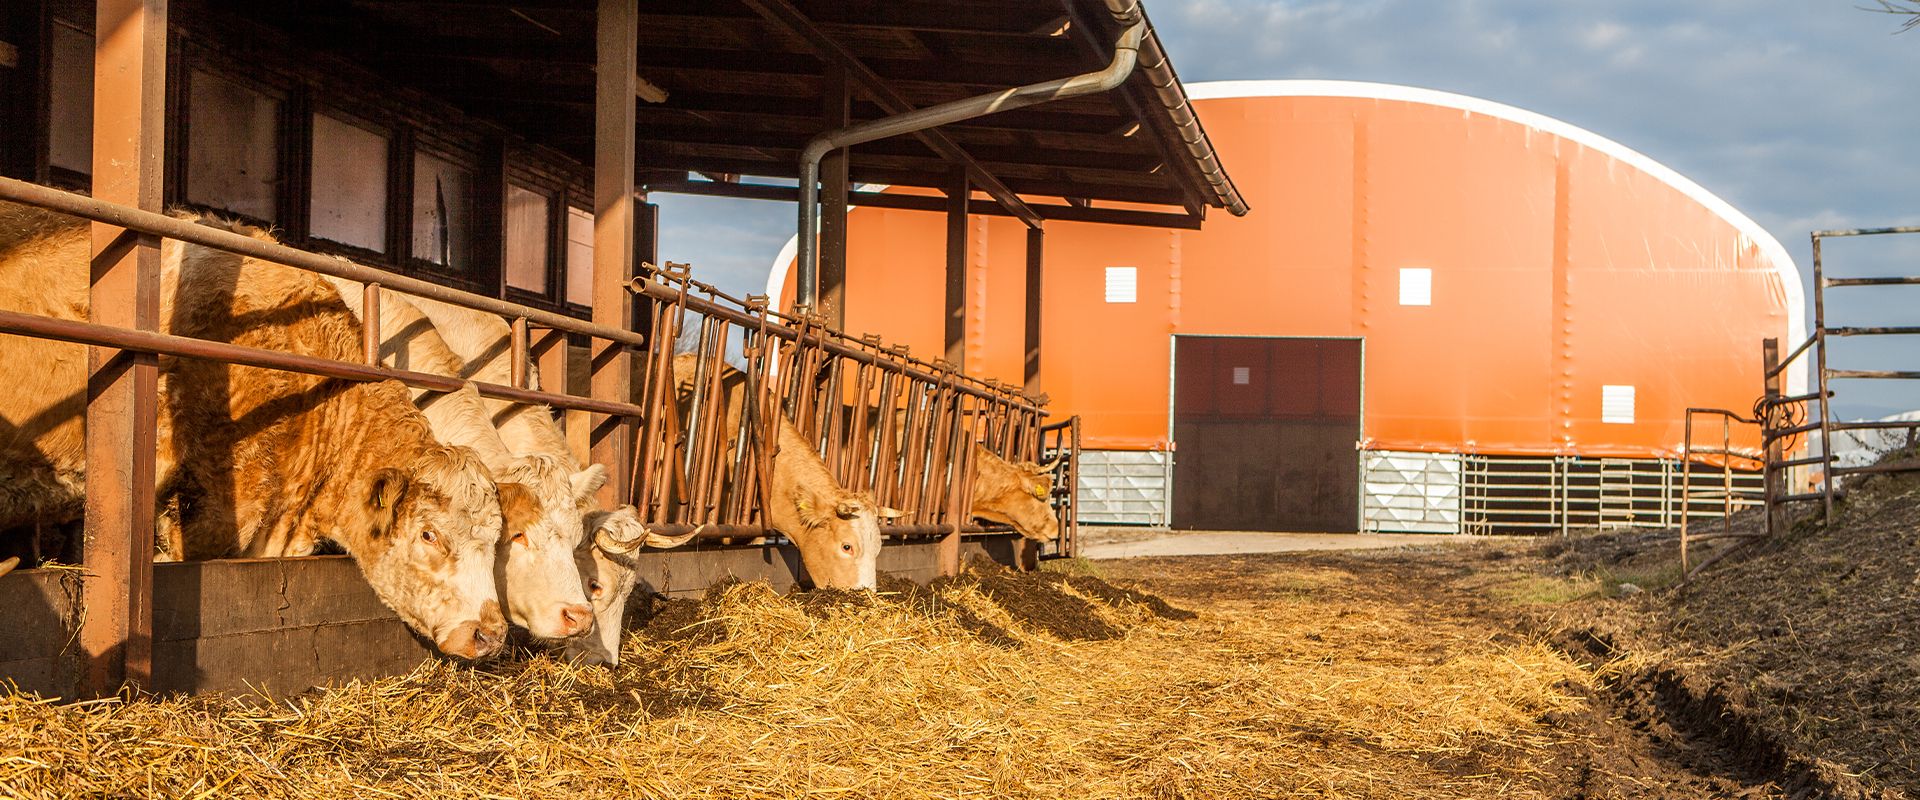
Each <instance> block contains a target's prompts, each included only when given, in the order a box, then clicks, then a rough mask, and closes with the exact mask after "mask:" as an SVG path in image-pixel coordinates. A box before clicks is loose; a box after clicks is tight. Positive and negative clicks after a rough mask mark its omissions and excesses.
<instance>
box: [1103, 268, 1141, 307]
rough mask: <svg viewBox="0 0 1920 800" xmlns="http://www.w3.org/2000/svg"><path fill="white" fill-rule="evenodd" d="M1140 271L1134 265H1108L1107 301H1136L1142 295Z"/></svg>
mask: <svg viewBox="0 0 1920 800" xmlns="http://www.w3.org/2000/svg"><path fill="white" fill-rule="evenodd" d="M1138 273H1139V270H1138V269H1136V268H1134V267H1107V302H1109V303H1132V302H1135V301H1136V300H1137V299H1138V298H1139V296H1140V293H1139V288H1138V286H1137V285H1136V284H1137V282H1138V280H1139V274H1138Z"/></svg>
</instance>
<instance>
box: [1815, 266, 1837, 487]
mask: <svg viewBox="0 0 1920 800" xmlns="http://www.w3.org/2000/svg"><path fill="white" fill-rule="evenodd" d="M1821 238H1822V237H1821V235H1820V233H1818V232H1816V233H1814V235H1813V342H1814V344H1813V355H1814V377H1816V378H1818V379H1819V381H1820V387H1819V392H1820V397H1821V400H1820V420H1819V422H1820V455H1821V464H1822V465H1823V468H1822V470H1821V473H1820V480H1821V485H1822V486H1821V494H1822V496H1823V498H1822V501H1821V517H1820V519H1821V522H1822V524H1825V525H1832V524H1833V427H1832V426H1833V399H1832V398H1833V394H1832V389H1831V388H1830V387H1829V386H1827V379H1828V377H1830V373H1828V371H1827V292H1826V280H1825V277H1826V271H1825V270H1826V267H1825V265H1824V264H1822V263H1821V258H1820V240H1821Z"/></svg>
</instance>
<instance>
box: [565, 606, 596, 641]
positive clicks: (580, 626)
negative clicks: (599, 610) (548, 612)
mask: <svg viewBox="0 0 1920 800" xmlns="http://www.w3.org/2000/svg"><path fill="white" fill-rule="evenodd" d="M592 628H593V606H590V605H587V604H585V603H574V604H572V605H568V606H561V607H560V630H561V632H562V633H564V634H565V635H567V636H578V635H580V634H582V633H586V632H587V631H588V630H591V629H592Z"/></svg>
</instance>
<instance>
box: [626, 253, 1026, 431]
mask: <svg viewBox="0 0 1920 800" xmlns="http://www.w3.org/2000/svg"><path fill="white" fill-rule="evenodd" d="M631 288H632V291H634V292H635V293H636V294H642V295H645V296H647V297H649V298H652V299H654V300H663V301H668V302H672V301H673V300H674V298H675V295H676V291H675V290H674V289H672V288H669V287H667V286H664V285H662V284H660V283H657V282H655V281H652V280H648V279H645V278H637V279H635V280H634V281H633V283H632V286H631ZM685 307H686V308H687V309H688V310H690V311H694V312H697V313H699V314H703V315H709V316H717V317H720V318H722V319H725V320H727V321H728V322H732V323H734V324H736V325H753V324H756V323H755V322H754V318H753V316H752V315H750V314H748V313H747V312H745V311H741V310H738V309H734V308H729V307H727V306H723V305H720V304H718V303H715V302H713V301H711V300H707V299H705V298H700V297H694V296H688V297H687V298H686V299H685ZM769 313H771V312H769ZM767 332H768V333H770V334H772V335H773V336H775V337H778V338H780V339H783V340H785V341H789V342H791V341H794V340H795V339H796V338H797V337H798V336H800V332H799V329H798V328H797V327H796V326H791V325H786V324H776V323H771V322H770V323H768V325H767ZM807 335H808V336H810V337H814V338H815V339H817V346H818V347H820V348H821V349H823V350H825V351H827V352H828V353H832V354H834V355H837V356H843V357H845V358H850V359H853V360H855V361H862V362H866V363H870V364H875V365H878V366H879V367H880V368H881V369H884V370H889V371H893V372H898V373H900V374H902V375H905V376H906V377H908V378H910V379H912V380H915V381H921V382H927V383H936V382H939V381H941V380H944V379H943V378H942V377H940V376H939V375H938V374H937V372H938V371H937V370H927V369H921V368H918V367H915V366H911V365H907V364H903V363H901V362H899V361H896V360H895V359H893V358H892V357H890V355H886V354H882V353H875V352H873V351H870V350H867V349H865V348H862V347H859V346H858V345H857V344H855V343H851V342H847V341H842V340H841V339H839V338H837V337H823V336H819V335H818V334H816V333H812V332H809V333H808V334H807ZM888 352H891V351H888ZM976 383H977V382H975V381H966V382H964V383H963V385H960V386H959V390H960V391H962V392H964V393H966V394H970V395H973V396H974V397H980V398H986V399H993V398H996V397H1000V395H998V394H996V393H995V392H993V391H991V390H989V389H986V388H984V386H983V385H981V386H976V385H974V384H976ZM1008 402H1010V403H1013V404H1014V405H1015V406H1016V407H1018V408H1021V409H1024V410H1028V411H1036V412H1039V413H1041V414H1045V413H1047V412H1046V409H1045V408H1042V407H1041V406H1039V405H1036V404H1034V403H1033V402H1031V401H1030V400H1026V399H1019V400H1009V401H1008Z"/></svg>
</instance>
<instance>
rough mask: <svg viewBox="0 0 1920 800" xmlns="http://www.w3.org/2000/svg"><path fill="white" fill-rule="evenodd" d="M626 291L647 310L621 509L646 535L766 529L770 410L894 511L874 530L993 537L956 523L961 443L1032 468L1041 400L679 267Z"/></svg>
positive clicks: (845, 480) (727, 534)
mask: <svg viewBox="0 0 1920 800" xmlns="http://www.w3.org/2000/svg"><path fill="white" fill-rule="evenodd" d="M631 288H632V290H633V292H634V293H635V294H637V295H639V296H640V297H642V298H643V300H644V301H645V302H647V303H649V304H650V305H651V308H652V311H653V314H652V319H653V325H652V330H651V331H650V332H649V337H650V339H651V340H652V341H653V342H654V343H655V346H654V347H653V348H651V349H650V351H649V352H648V353H647V354H646V364H645V368H644V370H643V374H644V375H645V376H646V378H645V381H644V382H643V384H642V385H641V387H640V388H639V391H638V394H639V399H640V405H641V406H642V407H643V408H644V409H645V411H646V414H645V416H644V422H643V425H642V428H641V431H640V435H639V437H638V441H637V444H636V447H635V449H634V454H633V463H632V465H631V468H632V469H633V471H634V474H635V476H636V480H635V482H634V485H635V486H636V487H637V491H636V494H635V496H634V498H633V503H634V505H635V506H637V507H638V508H639V509H640V510H641V514H642V518H643V519H644V520H646V521H647V523H648V525H649V527H651V528H654V529H655V530H657V531H659V532H662V533H667V534H670V535H674V534H683V533H697V535H698V537H699V538H702V539H739V538H755V537H759V536H763V535H767V534H769V533H771V531H768V530H766V528H765V524H766V521H765V515H764V513H763V510H762V509H763V506H764V503H765V502H767V501H768V498H767V496H766V493H767V492H768V491H769V487H768V485H767V479H768V477H769V476H770V473H771V470H772V465H773V461H772V458H773V447H772V445H773V437H774V435H775V428H774V421H775V415H784V416H786V417H787V418H789V419H790V420H792V421H793V423H794V425H795V427H796V428H797V429H798V430H799V431H800V433H801V435H802V436H803V437H805V438H806V439H807V440H808V441H809V442H810V443H812V444H813V445H815V446H816V447H817V448H818V451H819V453H820V455H821V457H822V459H823V460H824V461H825V462H826V464H827V468H828V470H829V472H831V473H832V474H833V476H834V477H835V479H836V480H838V482H839V483H840V484H841V486H842V487H843V488H845V489H847V490H849V491H857V492H871V493H872V494H873V495H874V499H875V500H876V501H877V502H879V503H880V504H882V505H885V506H890V507H894V508H898V509H900V510H901V511H903V512H905V513H906V516H904V517H903V518H902V519H900V520H899V521H897V522H893V523H890V524H886V525H883V526H882V530H883V531H884V532H885V533H887V534H889V535H892V536H896V537H904V536H955V535H958V534H963V533H985V532H995V531H998V530H1001V529H1000V528H994V527H988V526H983V525H977V524H974V523H973V522H972V521H971V500H972V498H971V492H972V487H973V479H974V464H973V450H972V448H971V447H970V445H971V444H972V443H974V442H981V443H984V444H985V445H986V446H987V447H988V449H990V450H993V451H994V452H995V453H997V454H999V455H1001V456H1003V457H1006V458H1009V459H1014V460H1024V459H1034V458H1037V457H1038V456H1039V454H1040V421H1041V418H1042V417H1043V416H1044V415H1045V413H1046V412H1045V411H1044V409H1043V407H1042V405H1041V402H1040V401H1037V400H1036V399H1034V398H1030V397H1027V396H1025V395H1022V394H1020V393H1019V392H1017V391H1016V390H1014V389H1013V388H1011V387H1009V386H1006V385H1004V384H1001V383H998V382H995V381H987V380H981V379H977V378H972V377H969V376H966V375H963V374H961V373H960V372H959V371H958V370H956V369H954V368H953V367H952V366H951V365H948V364H945V363H941V362H926V361H921V360H918V359H915V358H913V357H911V356H910V355H909V353H908V351H907V349H906V348H904V347H886V346H884V345H882V344H881V343H880V341H879V340H878V339H877V338H875V337H865V338H860V339H855V338H852V337H849V336H846V335H844V334H842V333H839V332H837V331H833V330H831V329H828V328H826V327H824V325H823V324H822V323H823V321H822V320H821V319H819V318H817V317H811V316H806V315H798V316H796V315H788V314H782V313H779V312H777V311H774V310H772V309H771V308H769V307H768V303H767V299H766V298H764V297H760V296H751V297H748V298H745V299H740V298H734V297H730V296H728V295H727V294H726V293H724V292H722V291H720V290H719V289H717V288H715V287H713V286H710V285H708V284H704V283H701V282H699V281H696V280H693V279H692V278H691V277H689V276H688V275H687V274H686V273H685V271H684V270H683V269H681V268H680V267H679V265H672V264H669V265H666V266H665V267H663V268H657V269H649V270H646V274H644V275H642V276H641V277H639V278H636V279H635V280H634V281H633V283H632V285H631ZM736 348H737V350H736ZM736 352H737V355H733V356H732V361H733V362H734V363H729V356H730V355H731V354H733V353H736ZM956 541H957V540H956Z"/></svg>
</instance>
